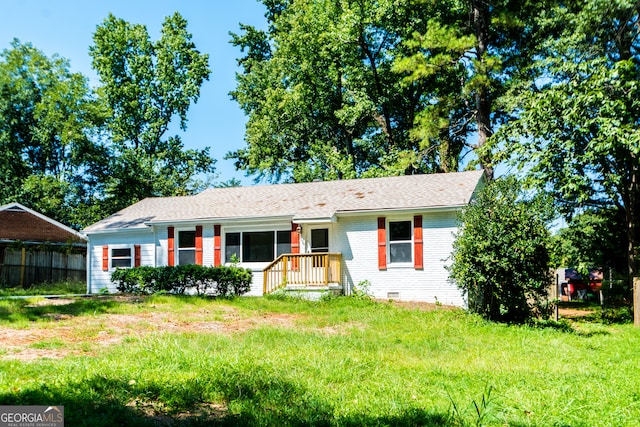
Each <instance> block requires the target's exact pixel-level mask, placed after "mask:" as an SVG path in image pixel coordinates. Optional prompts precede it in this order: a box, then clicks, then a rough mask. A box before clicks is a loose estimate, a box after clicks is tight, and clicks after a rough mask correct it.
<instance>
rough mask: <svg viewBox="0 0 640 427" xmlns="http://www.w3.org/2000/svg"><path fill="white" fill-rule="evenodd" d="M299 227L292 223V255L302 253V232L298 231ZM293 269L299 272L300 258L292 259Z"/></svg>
mask: <svg viewBox="0 0 640 427" xmlns="http://www.w3.org/2000/svg"><path fill="white" fill-rule="evenodd" d="M298 227H299V225H298V224H296V223H295V222H292V223H291V253H292V254H299V253H300V230H299V229H298ZM291 269H292V270H298V258H297V257H293V258H291Z"/></svg>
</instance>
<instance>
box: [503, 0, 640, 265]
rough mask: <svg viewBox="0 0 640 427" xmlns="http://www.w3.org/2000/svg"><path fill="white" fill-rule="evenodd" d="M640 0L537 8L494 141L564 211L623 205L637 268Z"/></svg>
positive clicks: (630, 262) (631, 258) (631, 256)
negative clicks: (534, 52) (535, 34)
mask: <svg viewBox="0 0 640 427" xmlns="http://www.w3.org/2000/svg"><path fill="white" fill-rule="evenodd" d="M639 16H640V4H638V2H635V1H625V0H620V1H615V2H610V1H601V0H590V1H587V2H563V3H561V4H559V5H558V6H556V7H554V8H552V9H550V10H548V11H547V12H545V13H544V14H542V15H541V17H540V23H541V26H543V27H545V28H546V29H547V31H548V33H549V34H552V35H553V37H548V38H546V39H544V40H543V41H542V43H541V51H540V54H539V55H538V59H537V60H536V61H533V62H532V63H530V64H529V66H528V67H527V69H526V70H524V71H523V74H527V75H528V76H530V78H529V79H528V80H523V81H522V83H521V84H519V85H517V86H515V87H514V88H513V90H512V91H510V92H509V93H508V94H507V96H505V97H503V98H502V102H503V103H504V106H505V108H506V109H508V110H510V111H513V112H514V120H513V121H511V122H509V123H507V124H506V125H505V126H503V127H502V128H501V129H500V131H499V133H498V135H497V138H496V139H495V140H494V145H493V147H494V149H495V148H496V147H497V148H498V154H496V155H495V159H496V160H504V159H507V160H509V161H510V162H511V163H512V164H514V165H516V166H518V167H519V168H520V169H521V170H523V172H524V174H525V175H526V176H527V178H528V180H529V183H530V184H533V185H534V186H536V187H537V188H539V189H542V190H545V191H548V192H550V193H551V194H552V195H553V196H554V198H555V200H556V201H557V202H558V205H559V206H560V207H561V208H562V209H563V210H564V212H565V213H566V214H568V215H570V214H573V213H575V212H581V211H583V210H584V209H587V208H615V209H618V210H619V211H620V212H623V213H624V216H625V228H626V231H627V237H628V239H627V240H628V248H627V253H628V271H629V275H630V277H631V276H633V275H634V274H636V272H637V265H636V264H637V251H638V249H637V246H638V241H639V231H640V230H639V228H638V220H639V218H640V170H639V168H640V160H639V157H638V156H639V154H640V126H639V125H640V102H639V100H640V85H639V84H638V80H639V77H640V50H639V49H640V38H639V35H640V25H639V19H640V18H639Z"/></svg>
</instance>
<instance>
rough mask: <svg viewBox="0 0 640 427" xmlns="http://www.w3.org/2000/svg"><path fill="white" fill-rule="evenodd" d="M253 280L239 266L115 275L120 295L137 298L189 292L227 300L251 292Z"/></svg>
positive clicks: (186, 267) (158, 269)
mask: <svg viewBox="0 0 640 427" xmlns="http://www.w3.org/2000/svg"><path fill="white" fill-rule="evenodd" d="M252 279H253V276H252V273H251V270H249V269H246V268H242V267H236V266H217V267H205V266H201V265H179V266H174V267H168V266H164V267H147V266H142V267H136V268H127V269H117V270H116V271H114V272H113V273H112V274H111V281H112V282H114V283H116V284H117V289H118V291H120V292H123V293H127V294H136V295H145V294H155V293H168V294H178V295H182V294H184V293H187V292H195V293H196V294H197V295H214V296H223V297H224V296H231V295H242V294H245V293H247V292H248V291H249V290H250V289H251V281H252Z"/></svg>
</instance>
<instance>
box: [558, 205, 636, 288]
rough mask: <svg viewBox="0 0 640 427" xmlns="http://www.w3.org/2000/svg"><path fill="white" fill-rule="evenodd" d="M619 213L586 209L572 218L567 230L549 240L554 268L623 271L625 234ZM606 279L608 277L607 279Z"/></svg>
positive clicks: (625, 263) (624, 266)
mask: <svg viewBox="0 0 640 427" xmlns="http://www.w3.org/2000/svg"><path fill="white" fill-rule="evenodd" d="M624 224H625V218H624V212H622V211H621V210H620V209H615V208H614V209H606V208H605V209H595V208H592V209H588V210H585V211H584V212H581V213H578V214H577V215H574V216H573V217H572V218H571V219H570V220H569V221H568V224H567V227H565V228H562V229H560V230H558V232H557V233H556V234H555V235H554V236H553V244H554V252H555V254H554V257H555V261H554V265H555V266H557V267H572V268H577V267H578V266H586V267H587V268H603V269H604V271H605V272H606V273H608V272H609V268H611V269H613V271H614V272H616V275H617V274H625V272H626V269H627V247H628V246H627V241H628V239H627V233H626V230H625V225H624ZM607 278H608V277H607Z"/></svg>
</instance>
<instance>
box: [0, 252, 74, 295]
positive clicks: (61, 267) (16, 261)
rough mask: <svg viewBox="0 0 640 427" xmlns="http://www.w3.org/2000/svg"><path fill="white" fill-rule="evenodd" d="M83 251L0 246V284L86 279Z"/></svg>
mask: <svg viewBox="0 0 640 427" xmlns="http://www.w3.org/2000/svg"><path fill="white" fill-rule="evenodd" d="M86 272H87V257H86V254H85V253H77V252H75V253H74V252H72V253H65V252H56V251H38V250H33V251H31V250H26V249H25V248H22V249H12V248H8V247H0V286H9V287H14V286H22V287H24V288H26V287H29V286H31V285H34V284H38V283H45V282H47V283H55V282H63V281H74V282H75V281H80V282H84V281H85V280H86Z"/></svg>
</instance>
